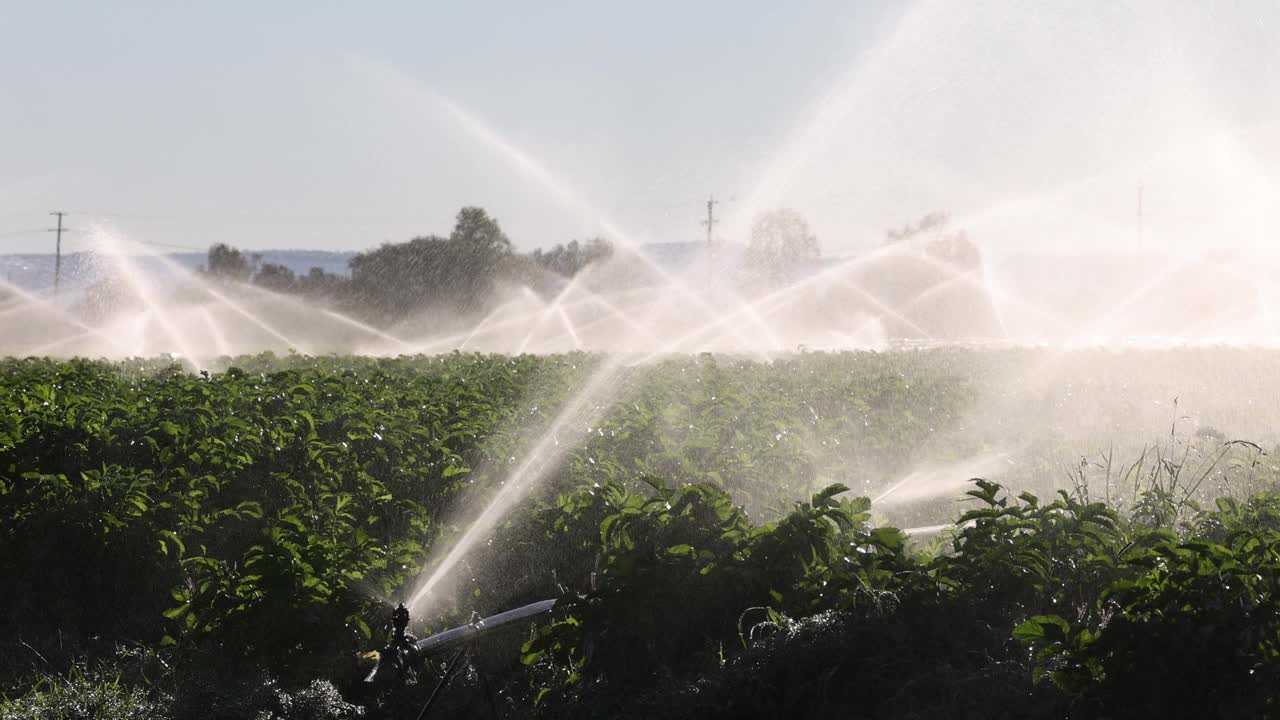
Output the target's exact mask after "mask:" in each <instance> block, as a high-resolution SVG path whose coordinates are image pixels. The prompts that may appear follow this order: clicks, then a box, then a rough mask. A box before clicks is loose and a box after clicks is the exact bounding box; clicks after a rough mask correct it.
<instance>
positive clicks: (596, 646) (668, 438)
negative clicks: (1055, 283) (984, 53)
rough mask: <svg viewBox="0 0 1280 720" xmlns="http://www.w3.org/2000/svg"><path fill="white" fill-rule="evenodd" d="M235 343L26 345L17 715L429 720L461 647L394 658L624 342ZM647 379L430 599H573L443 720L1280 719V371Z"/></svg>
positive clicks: (1201, 360) (9, 503) (19, 457)
mask: <svg viewBox="0 0 1280 720" xmlns="http://www.w3.org/2000/svg"><path fill="white" fill-rule="evenodd" d="M222 362H223V365H222V366H221V369H220V370H218V371H217V372H213V373H198V374H196V373H191V372H190V371H188V370H184V369H183V368H181V367H179V366H176V365H169V364H167V363H165V362H161V361H156V360H145V361H144V360H137V361H125V362H118V363H107V362H91V361H82V360H69V361H52V360H41V359H21V360H18V359H11V360H6V361H3V363H2V365H0V369H2V372H0V406H2V411H0V422H2V423H3V424H2V425H0V577H3V579H4V581H3V583H0V612H2V613H3V615H0V624H2V625H3V629H2V630H0V641H2V642H3V650H4V654H3V660H0V663H3V667H0V671H2V672H0V677H3V678H5V681H4V682H5V684H4V686H3V687H0V693H2V697H3V698H4V699H3V700H0V718H5V719H6V720H7V719H8V718H44V717H51V718H54V717H84V716H96V717H175V718H178V717H197V716H198V717H228V718H229V717H281V718H304V717H305V718H331V717H332V718H340V717H357V716H364V717H401V716H408V717H414V716H416V713H417V711H418V709H419V708H421V706H422V705H423V703H424V702H426V701H427V698H428V696H429V695H430V694H431V691H432V689H433V688H434V687H435V685H436V682H437V681H438V680H439V679H440V678H441V677H442V676H443V675H444V674H445V673H446V669H445V668H444V661H445V660H447V658H441V659H438V660H437V659H433V660H431V661H429V662H428V663H427V664H426V666H425V667H424V668H422V670H421V671H420V672H419V673H418V674H417V676H416V678H413V679H411V681H410V682H408V683H406V684H404V685H403V686H401V687H398V688H393V689H387V690H379V691H378V692H377V693H374V692H373V691H371V690H369V689H367V688H365V687H364V686H363V685H362V683H361V682H360V680H361V678H363V677H364V675H366V674H367V673H368V672H369V670H370V667H371V665H372V663H373V659H371V657H370V656H369V654H368V653H369V651H372V650H375V649H377V648H379V647H381V646H382V644H383V643H384V642H385V640H386V635H387V632H388V622H389V620H390V616H391V610H392V608H393V607H394V606H395V605H396V604H397V603H399V602H406V603H408V602H409V599H410V598H411V597H414V596H415V591H417V590H418V589H419V588H421V587H422V584H423V580H424V578H426V577H427V576H428V575H429V574H430V573H431V572H432V570H433V568H436V567H438V566H439V565H440V563H441V562H442V559H443V558H444V557H445V555H446V554H447V553H448V552H449V551H450V550H451V549H456V548H460V547H463V546H464V545H465V544H466V543H465V538H464V534H463V531H464V530H465V528H466V525H467V523H468V522H469V521H470V520H471V519H473V518H475V517H476V516H477V515H478V514H480V513H481V512H482V510H483V508H484V507H485V506H486V503H487V502H488V501H489V499H490V498H493V497H494V496H495V495H497V494H500V493H502V492H504V491H505V490H504V488H505V486H506V485H507V484H508V483H511V482H514V481H513V480H511V479H510V478H511V477H512V473H513V471H514V469H516V468H518V467H519V466H520V465H521V463H523V462H525V460H526V459H527V456H528V455H529V454H530V453H533V452H535V451H536V450H535V442H536V441H538V440H540V439H544V438H545V436H547V434H548V428H551V427H553V423H554V421H555V419H556V418H557V417H559V416H560V413H561V412H562V411H563V410H564V409H565V407H566V404H567V403H568V402H569V400H570V399H571V398H572V397H573V396H574V394H575V393H576V392H577V391H578V389H579V388H580V387H581V385H582V384H583V383H584V382H585V381H586V378H588V376H589V375H590V373H591V371H592V370H593V369H594V368H595V367H596V366H597V365H598V364H599V363H600V362H602V359H601V357H600V356H596V355H590V354H582V353H579V354H563V355H549V356H531V355H520V356H508V355H474V354H472V355H469V354H458V353H455V354H452V355H442V356H412V357H410V356H406V357H401V358H396V359H375V358H367V357H355V356H322V357H309V356H300V355H290V356H285V357H277V356H273V355H260V356H248V357H239V358H232V359H224V360H223V361H222ZM619 377H620V380H619V381H618V385H617V387H616V388H614V391H613V392H612V393H611V395H610V397H609V403H608V404H607V406H605V407H601V408H599V410H600V412H598V413H595V414H589V415H583V416H582V417H586V418H591V420H590V421H584V422H569V423H567V424H565V425H563V426H562V427H560V429H559V430H558V431H557V432H554V433H552V436H553V437H552V440H553V441H554V442H555V444H557V445H562V446H564V447H565V448H566V449H567V452H566V453H565V455H564V456H563V460H562V461H561V462H558V463H557V464H556V466H555V468H554V471H553V472H551V473H550V474H549V475H548V476H547V477H546V478H545V480H543V481H540V482H538V483H536V484H534V485H532V486H530V487H528V488H522V489H521V495H520V498H519V501H518V502H516V503H514V505H513V507H512V509H511V511H510V512H508V513H506V514H505V515H504V516H503V517H502V518H501V519H500V520H499V521H497V522H495V523H493V524H492V526H491V527H490V528H489V529H488V530H487V531H486V532H485V533H484V537H483V538H481V539H480V540H479V541H477V542H475V543H474V547H471V546H467V547H466V548H464V549H466V550H467V551H466V552H465V553H463V554H462V556H461V560H460V561H459V565H458V568H457V570H456V571H455V572H452V573H451V577H452V580H451V582H450V583H448V584H446V585H440V586H438V587H436V588H434V590H433V591H432V594H431V595H430V596H429V597H428V598H427V600H425V601H422V602H416V603H410V604H411V605H413V610H414V617H413V621H412V624H411V626H410V630H411V631H412V632H414V633H415V634H416V635H417V636H419V637H423V636H426V635H429V634H431V633H433V632H438V631H441V630H444V629H447V628H450V627H454V626H457V625H460V624H464V623H466V622H467V621H468V619H469V618H471V617H472V613H478V614H479V615H480V616H484V615H489V614H492V613H494V612H498V611H501V610H506V609H509V608H512V607H515V606H517V605H521V604H524V603H528V602H533V601H536V600H542V599H556V600H557V604H556V607H555V610H554V611H553V612H552V614H551V615H549V616H547V617H546V618H544V619H542V620H540V621H538V622H537V623H536V624H534V626H533V627H532V629H530V628H529V627H528V626H525V627H524V628H522V629H521V630H519V631H515V632H513V633H507V634H506V635H504V636H503V637H502V638H500V639H499V640H497V641H495V643H498V644H501V643H505V645H504V646H502V647H499V648H496V649H495V648H490V650H492V652H484V651H481V652H477V653H476V654H475V656H474V657H472V658H471V659H470V660H469V661H468V662H469V666H468V668H466V669H465V670H464V671H462V672H460V673H457V674H456V677H452V678H451V680H450V683H449V685H448V688H449V689H448V691H447V692H446V693H445V695H444V696H443V697H442V699H441V700H440V704H438V705H437V706H436V708H435V709H433V712H438V713H441V715H442V716H454V715H456V716H468V715H469V714H470V715H475V716H478V717H485V716H490V715H492V714H497V715H499V716H509V717H527V716H533V715H541V716H546V717H623V716H626V717H655V716H660V717H726V718H727V717H757V716H758V717H768V716H782V717H827V716H851V717H853V716H856V717H927V716H935V715H936V714H937V713H939V712H941V711H942V710H943V709H950V710H951V711H953V712H958V713H959V714H960V715H961V716H975V717H977V716H987V717H996V716H1003V717H1062V716H1064V715H1073V716H1083V717H1088V716H1093V715H1096V714H1097V713H1098V712H1100V708H1106V712H1107V713H1108V714H1110V716H1116V717H1119V716H1135V715H1150V714H1155V713H1163V714H1166V715H1170V716H1188V714H1190V715H1194V716H1198V717H1210V716H1222V715H1226V716H1233V717H1245V716H1265V715H1271V714H1275V713H1277V710H1276V707H1275V705H1274V702H1273V700H1272V698H1271V695H1272V693H1271V691H1270V689H1271V688H1274V687H1276V683H1277V681H1280V606H1278V605H1277V592H1280V574H1278V571H1280V495H1277V494H1275V492H1276V491H1277V490H1278V489H1280V488H1278V487H1277V485H1276V481H1277V478H1278V477H1280V470H1277V467H1276V466H1275V465H1274V464H1273V463H1274V460H1273V456H1272V454H1271V450H1272V448H1273V447H1275V445H1276V443H1277V440H1280V437H1278V436H1277V435H1276V428H1280V405H1277V404H1276V403H1275V402H1274V398H1276V397H1278V396H1280V357H1278V356H1277V355H1276V354H1274V353H1270V352H1267V351H1260V350H1234V349H1227V348H1218V349H1183V350H1168V351H1127V352H1103V351H1076V352H1051V351H1048V350H1031V349H1023V350H972V349H960V348H950V349H934V350H912V351H899V352H886V353H872V352H857V353H799V354H792V355H784V356H779V357H775V358H772V359H769V360H763V359H758V358H745V357H735V356H725V355H710V354H702V355H687V356H670V357H667V358H665V359H660V360H658V361H656V362H651V363H646V364H641V365H637V366H635V367H629V368H627V369H626V370H625V372H623V373H621V375H620V376H619ZM938 526H941V527H938ZM1187 679H1195V680H1196V682H1187ZM1206 686H1212V687H1213V688H1214V692H1213V693H1212V696H1209V695H1206V694H1204V693H1199V692H1196V691H1195V688H1197V687H1199V688H1203V687H1206ZM450 713H453V714H454V715H450ZM486 713H488V714H490V715H486Z"/></svg>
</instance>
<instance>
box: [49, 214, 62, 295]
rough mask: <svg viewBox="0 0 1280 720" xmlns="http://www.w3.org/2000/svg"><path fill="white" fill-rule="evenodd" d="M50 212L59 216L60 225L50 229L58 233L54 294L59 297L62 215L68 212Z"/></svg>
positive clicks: (55, 251)
mask: <svg viewBox="0 0 1280 720" xmlns="http://www.w3.org/2000/svg"><path fill="white" fill-rule="evenodd" d="M49 214H50V215H57V216H58V227H56V228H50V230H49V232H56V233H58V239H57V244H56V245H55V249H54V256H53V296H54V297H55V298H56V297H58V282H59V281H60V280H61V279H62V230H63V228H62V216H63V215H66V213H64V212H61V211H57V212H51V213H49Z"/></svg>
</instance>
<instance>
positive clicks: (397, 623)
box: [391, 603, 409, 640]
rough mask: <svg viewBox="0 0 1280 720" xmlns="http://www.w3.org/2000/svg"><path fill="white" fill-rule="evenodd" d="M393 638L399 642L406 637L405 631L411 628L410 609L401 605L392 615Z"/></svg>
mask: <svg viewBox="0 0 1280 720" xmlns="http://www.w3.org/2000/svg"><path fill="white" fill-rule="evenodd" d="M391 627H392V636H393V637H394V638H395V639H396V640H399V639H401V638H403V637H404V633H405V629H406V628H408V627H409V608H407V607H405V606H404V603H400V604H399V605H397V606H396V609H395V611H394V612H393V613H391Z"/></svg>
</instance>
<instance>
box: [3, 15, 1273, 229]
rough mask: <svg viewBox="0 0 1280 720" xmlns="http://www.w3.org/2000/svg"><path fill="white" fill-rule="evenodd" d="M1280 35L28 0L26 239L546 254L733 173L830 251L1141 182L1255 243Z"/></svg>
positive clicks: (1126, 193)
mask: <svg viewBox="0 0 1280 720" xmlns="http://www.w3.org/2000/svg"><path fill="white" fill-rule="evenodd" d="M1032 6H1034V7H1032ZM1276 37H1280V3H1275V2H1272V1H1270V0H1267V1H1261V0H1259V1H1256V2H1248V1H1241V2H1221V3H1209V2H1165V1H1163V0H1161V1H1159V2H1156V1H1151V2H1141V1H1135V2H1129V3H1123V2H1084V3H1079V2H1062V3H1023V2H1012V1H1007V2H1000V1H994V2H974V3H967V2H951V1H949V0H948V1H942V0H938V1H929V0H922V1H920V2H914V3H913V2H902V3H898V2H853V3H851V2H840V1H832V2H826V1H821V2H817V1H815V2H803V3H780V2H644V3H609V2H553V3H526V2H521V3H517V2H509V3H484V2H475V3H423V2H398V3H389V2H387V3H338V2H269V3H249V2H219V3H202V4H200V5H198V6H197V4H195V3H173V2H159V1H156V2H118V3H103V2H74V3H73V2H57V1H54V0H49V1H41V2H18V1H16V0H3V2H0V252H29V251H38V250H43V249H48V248H50V247H51V238H50V236H49V235H48V234H40V233H23V232H22V231H24V230H34V229H37V228H41V227H44V226H45V225H46V224H47V223H48V221H49V218H48V217H47V216H46V215H45V213H47V212H48V211H50V210H67V211H70V212H71V213H73V215H72V217H71V218H70V223H71V224H72V225H74V226H76V227H84V226H86V225H88V224H89V223H91V222H100V223H104V224H108V225H110V226H111V227H112V228H113V229H115V230H117V231H119V232H122V233H124V234H126V235H128V236H130V237H133V238H136V239H139V240H145V241H148V242H155V243H170V244H174V245H186V246H191V247H197V248H199V247H205V246H207V245H208V244H210V243H212V242H218V241H224V242H229V243H232V244H234V245H238V246H241V247H245V248H257V249H264V248H289V247H295V248H314V249H357V250H358V249H363V248H367V247H371V246H374V245H376V244H378V243H380V242H384V241H394V240H404V239H407V238H409V237H412V236H414V235H418V234H426V233H430V232H440V233H443V232H447V231H448V229H449V226H450V225H451V222H452V216H453V214H454V213H455V212H456V211H457V209H458V208H459V207H460V206H462V205H467V204H475V205H482V206H484V207H486V208H488V209H489V210H490V211H491V212H492V213H493V214H495V215H496V216H497V217H498V218H499V220H500V221H501V222H502V223H503V226H504V227H505V228H506V229H507V231H508V234H509V235H511V237H512V239H513V240H514V241H515V242H516V244H517V246H518V247H520V248H524V249H527V248H532V247H535V246H540V245H549V244H553V243H555V242H562V241H566V240H569V239H572V238H575V237H587V236H592V235H598V234H608V233H613V232H624V233H626V235H627V236H628V237H629V238H630V239H632V240H635V241H675V240H690V239H696V238H697V237H699V234H700V232H701V228H700V227H699V225H698V220H699V218H700V216H701V213H702V212H704V208H703V207H702V204H701V201H702V199H703V198H705V196H706V195H707V194H708V193H711V192H714V193H716V194H717V195H719V196H721V197H724V198H733V200H732V201H731V202H727V203H726V204H725V205H724V206H722V210H723V211H724V212H725V219H726V222H725V223H724V224H723V225H722V226H721V230H722V232H723V233H724V234H725V235H726V236H728V237H729V239H741V236H742V235H743V234H745V227H746V224H747V223H748V222H749V220H750V218H751V217H752V216H754V214H755V213H756V212H758V211H759V210H762V209H766V208H768V207H772V206H777V205H790V206H794V207H796V208H797V209H799V210H801V212H802V213H804V214H805V215H806V216H807V217H808V218H809V219H810V221H811V223H812V224H813V226H814V229H815V230H816V231H817V233H818V235H819V238H820V240H821V241H822V243H823V245H824V247H825V248H826V249H827V250H828V252H836V253H843V252H853V251H856V250H858V249H861V248H865V247H867V246H869V245H873V244H875V243H876V242H878V241H879V239H880V237H881V236H882V234H883V230H884V228H886V227H888V226H890V225H896V224H901V223H903V222H906V221H908V220H910V219H912V218H913V217H915V216H918V215H920V214H922V213H924V212H926V211H929V210H933V209H939V208H941V209H947V210H950V211H952V212H953V213H955V214H956V215H957V216H958V217H959V218H962V219H963V221H964V222H965V224H966V226H967V227H969V228H970V232H971V234H973V235H975V236H976V237H977V238H978V239H980V240H983V241H989V242H993V243H1003V244H1005V245H1006V246H1016V245H1018V244H1019V243H1030V244H1035V243H1044V244H1054V245H1057V246H1061V245H1063V244H1083V245H1089V244H1090V243H1092V244H1097V245H1101V246H1106V245H1109V244H1113V243H1114V241H1115V239H1116V238H1118V237H1128V233H1129V231H1130V229H1131V227H1130V226H1131V225H1132V218H1133V215H1134V212H1135V205H1136V193H1137V187H1138V186H1139V185H1143V186H1144V193H1145V195H1146V203H1147V208H1146V212H1147V213H1148V214H1149V216H1150V218H1149V219H1148V223H1149V227H1150V232H1152V233H1155V234H1157V235H1159V234H1160V233H1161V232H1163V233H1165V235H1167V237H1168V239H1169V242H1172V243H1178V244H1186V245H1196V244H1197V243H1203V242H1209V241H1206V240H1205V238H1209V237H1213V238H1221V237H1223V236H1225V235H1230V236H1232V237H1237V236H1238V237H1243V238H1246V241H1247V242H1248V243H1250V244H1258V243H1260V242H1266V238H1268V237H1271V238H1275V230H1276V229H1277V222H1276V220H1277V212H1278V210H1277V208H1278V207H1280V203H1278V202H1277V200H1278V198H1277V196H1276V194H1275V193H1276V191H1277V187H1278V186H1277V184H1276V180H1277V163H1278V162H1280V147H1278V146H1277V141H1276V138H1277V137H1280V126H1277V125H1276V124H1275V123H1276V121H1277V120H1280V92H1277V87H1280V86H1278V85H1277V84H1276V83H1277V82H1280V81H1278V80H1277V78H1278V77H1280V50H1278V49H1277V48H1278V47H1280V43H1276V41H1275V38H1276ZM1161 223H1164V224H1163V225H1162V224H1161ZM1046 228H1047V229H1046ZM1028 238H1032V239H1030V240H1028ZM1212 242H1217V241H1216V240H1214V241H1212ZM1277 242H1280V239H1278V240H1277ZM68 246H69V247H70V248H71V249H75V248H76V247H77V245H76V242H75V241H72V242H69V243H68Z"/></svg>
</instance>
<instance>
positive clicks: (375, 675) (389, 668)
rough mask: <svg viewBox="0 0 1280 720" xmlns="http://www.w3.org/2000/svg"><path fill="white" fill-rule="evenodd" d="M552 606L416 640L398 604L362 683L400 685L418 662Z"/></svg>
mask: <svg viewBox="0 0 1280 720" xmlns="http://www.w3.org/2000/svg"><path fill="white" fill-rule="evenodd" d="M555 604H556V601H555V600H542V601H539V602H535V603H530V604H528V605H524V606H521V607H518V608H515V609H514V610H507V611H506V612H500V613H497V614H496V615H490V616H489V617H487V618H481V619H479V620H475V621H473V622H470V623H467V624H466V625H460V626H458V627H455V628H452V629H449V630H445V631H444V632H441V633H436V634H435V635H432V636H430V637H427V638H423V639H422V640H418V639H417V638H415V637H414V636H413V635H411V634H409V633H408V631H407V628H408V626H409V609H408V608H406V607H405V606H404V604H403V603H401V604H400V605H399V606H398V607H396V609H395V612H394V613H393V614H392V616H391V617H392V632H391V639H390V641H389V642H388V643H387V645H386V647H384V648H382V649H381V650H379V651H378V664H377V665H376V666H375V667H374V668H373V671H372V672H370V673H369V675H368V676H367V677H366V678H365V680H364V681H365V684H366V685H371V686H375V687H387V686H390V685H397V684H400V683H401V682H402V681H403V680H404V676H405V674H406V673H407V672H410V671H412V669H413V668H414V667H416V666H417V664H418V663H419V661H421V660H423V659H425V658H427V657H430V656H432V655H436V654H439V653H442V652H445V651H446V650H449V649H450V648H456V647H459V646H466V645H467V644H468V643H469V642H471V641H474V640H477V639H479V638H480V637H481V636H482V635H485V634H488V633H491V632H494V631H496V630H498V629H499V628H502V627H505V626H508V625H512V624H514V623H517V622H520V621H521V620H527V619H529V618H532V617H536V616H538V615H542V614H543V613H548V612H551V609H552V608H554V607H555ZM467 649H468V648H467V647H463V648H462V651H466V650H467ZM446 679H447V676H446Z"/></svg>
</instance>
